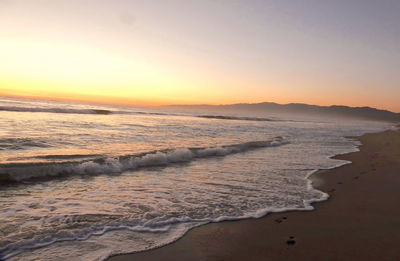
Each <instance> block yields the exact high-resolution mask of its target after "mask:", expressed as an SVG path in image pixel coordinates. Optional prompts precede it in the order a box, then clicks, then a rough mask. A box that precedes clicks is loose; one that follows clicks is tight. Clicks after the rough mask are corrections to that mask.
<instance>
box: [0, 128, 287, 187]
mask: <svg viewBox="0 0 400 261" xmlns="http://www.w3.org/2000/svg"><path fill="white" fill-rule="evenodd" d="M288 143H289V142H288V141H286V140H285V139H284V138H283V137H280V136H279V137H276V138H274V139H272V140H268V141H250V142H244V143H239V144H233V145H225V146H218V147H203V148H177V149H169V150H160V151H150V152H146V153H141V154H136V155H124V156H119V157H113V158H111V157H104V156H103V157H98V158H95V159H90V160H82V161H79V162H77V161H73V162H51V163H47V162H43V163H7V164H0V184H2V183H3V184H5V183H15V182H17V183H18V182H21V181H24V180H32V179H38V178H39V179H43V178H45V179H52V178H54V177H59V176H65V175H96V174H106V173H121V172H123V171H127V170H134V169H138V168H145V167H156V166H168V165H170V164H175V163H184V162H190V161H193V160H196V159H200V158H209V157H222V156H226V155H230V154H235V153H240V152H246V151H249V150H254V149H259V148H265V147H276V146H280V145H284V144H288Z"/></svg>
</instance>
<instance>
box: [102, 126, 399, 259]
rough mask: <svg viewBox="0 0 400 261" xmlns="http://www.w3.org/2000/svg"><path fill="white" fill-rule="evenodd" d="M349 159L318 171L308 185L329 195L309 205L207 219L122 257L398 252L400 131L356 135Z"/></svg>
mask: <svg viewBox="0 0 400 261" xmlns="http://www.w3.org/2000/svg"><path fill="white" fill-rule="evenodd" d="M358 139H359V140H360V141H361V142H362V144H363V145H362V146H361V147H360V150H361V151H360V152H355V153H349V154H346V155H340V156H337V157H336V158H338V159H345V160H349V161H351V162H352V164H348V165H345V166H342V167H338V168H335V169H332V170H322V171H319V172H317V173H315V174H314V175H313V176H312V177H311V179H312V181H313V186H314V187H316V188H317V189H319V190H322V191H325V192H327V193H329V195H330V199H329V200H328V201H325V202H321V203H316V204H314V207H315V210H314V211H294V212H285V213H275V214H271V215H268V216H266V217H264V218H260V219H249V220H241V221H232V222H221V223H213V224H208V225H204V226H201V227H198V228H195V229H193V230H191V231H190V232H188V233H187V234H186V235H185V236H184V237H182V238H181V239H179V240H178V241H176V242H174V243H172V244H170V245H167V246H164V247H161V248H158V249H153V250H150V251H145V252H140V253H134V254H128V255H118V256H114V257H112V258H110V259H109V261H127V260H174V261H175V260H285V261H287V260H296V261H301V260H325V261H328V260H400V247H399V242H400V208H399V207H398V206H399V203H400V132H399V131H385V132H382V133H377V134H366V135H363V136H361V137H359V138H358Z"/></svg>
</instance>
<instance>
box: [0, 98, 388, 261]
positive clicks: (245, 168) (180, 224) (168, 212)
mask: <svg viewBox="0 0 400 261" xmlns="http://www.w3.org/2000/svg"><path fill="white" fill-rule="evenodd" d="M266 115H267V116H268V114H267V113H266ZM267 116H265V117H254V116H253V115H246V116H243V115H241V116H237V115H219V114H216V113H214V114H210V113H207V114H204V113H203V114H202V113H190V112H182V111H181V112H172V111H169V110H165V109H164V108H143V107H142V108H137V107H136V108H135V107H128V106H111V105H110V106H108V105H107V106H106V105H94V104H79V103H72V102H56V101H43V100H22V99H12V98H1V99H0V259H6V260H38V259H39V260H104V259H105V258H107V257H108V256H110V255H113V254H118V253H127V252H134V251H142V250H146V249H151V248H155V247H158V246H161V245H165V244H167V243H170V242H172V241H174V240H176V239H178V238H180V237H181V236H182V235H184V233H185V232H187V231H188V230H189V229H190V228H193V227H195V226H198V225H202V224H206V223H209V222H220V221H224V220H236V219H244V218H258V217H262V216H264V215H266V214H268V213H270V212H277V211H285V210H292V209H298V210H310V209H312V206H311V203H312V202H316V201H321V200H325V199H327V198H328V195H327V194H325V193H323V192H321V191H318V190H315V189H313V187H312V186H311V184H310V181H309V180H308V179H307V177H308V176H309V175H310V173H312V172H314V171H315V170H318V169H327V168H332V167H335V166H339V165H343V164H346V163H347V162H346V161H341V160H334V159H331V158H330V157H331V156H334V155H337V154H341V153H346V152H351V151H357V146H358V145H360V144H359V142H358V141H356V140H354V139H352V138H346V137H348V136H357V135H361V134H363V133H368V132H378V131H382V130H384V129H387V128H390V125H389V124H387V123H382V122H380V123H378V122H367V121H355V120H353V121H349V120H347V121H345V120H340V121H339V120H334V119H328V118H319V119H309V118H308V119H306V120H299V119H293V118H290V117H289V116H282V117H276V116H275V117H267Z"/></svg>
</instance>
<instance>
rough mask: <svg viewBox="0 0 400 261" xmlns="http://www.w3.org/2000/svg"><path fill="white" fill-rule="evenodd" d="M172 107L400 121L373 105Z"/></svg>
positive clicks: (291, 104) (395, 116)
mask: <svg viewBox="0 0 400 261" xmlns="http://www.w3.org/2000/svg"><path fill="white" fill-rule="evenodd" d="M166 107H167V108H172V109H182V110H195V111H196V110H197V111H211V112H222V113H235V112H244V113H249V114H254V113H256V114H282V113H283V114H291V115H306V116H308V117H315V116H321V117H339V118H350V119H362V120H374V121H388V122H400V113H395V112H391V111H387V110H380V109H376V108H371V107H349V106H342V105H332V106H318V105H309V104H303V103H289V104H278V103H274V102H262V103H238V104H229V105H171V106H166Z"/></svg>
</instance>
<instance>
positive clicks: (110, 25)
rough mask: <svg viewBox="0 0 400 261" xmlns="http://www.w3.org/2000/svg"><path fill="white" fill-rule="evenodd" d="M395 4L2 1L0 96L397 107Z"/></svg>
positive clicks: (399, 44)
mask: <svg viewBox="0 0 400 261" xmlns="http://www.w3.org/2000/svg"><path fill="white" fill-rule="evenodd" d="M399 14H400V1H398V0H394V1H389V0H384V1H378V0H374V1H370V0H347V1H341V0H335V1H320V0H315V1H307V0H304V1H277V0H276V1H257V0H254V1H249V0H247V1H245V0H243V1H235V0H231V1H224V0H214V1H207V0H197V1H194V0H193V1H190V0H186V1H184V0H182V1H177V0H160V1H151V0H147V1H135V0H132V1H128V0H126V1H123V0H108V1H106V0H47V1H46V0H35V1H32V0H25V1H19V0H0V95H20V96H37V97H50V98H63V99H73V100H87V101H95V102H99V101H100V102H107V103H124V104H127V103H128V104H138V105H160V104H200V103H207V104H228V103H239V102H249V103H255V102H263V101H271V102H278V103H289V102H303V103H309V104H318V105H331V104H343V105H349V106H372V107H378V108H382V109H389V110H392V111H396V112H400V15H399Z"/></svg>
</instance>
